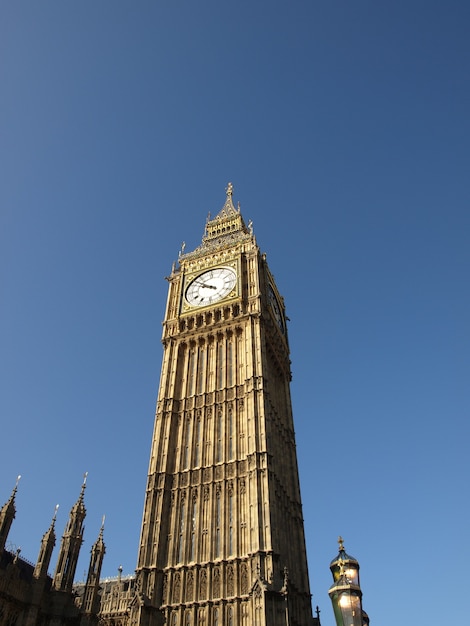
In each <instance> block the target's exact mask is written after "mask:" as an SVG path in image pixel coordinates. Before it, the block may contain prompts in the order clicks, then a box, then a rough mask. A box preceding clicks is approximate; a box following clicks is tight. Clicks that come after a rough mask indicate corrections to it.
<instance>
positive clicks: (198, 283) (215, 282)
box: [186, 267, 237, 306]
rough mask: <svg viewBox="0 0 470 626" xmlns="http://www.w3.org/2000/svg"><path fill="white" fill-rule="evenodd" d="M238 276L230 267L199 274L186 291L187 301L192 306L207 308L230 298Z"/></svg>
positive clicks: (217, 268)
mask: <svg viewBox="0 0 470 626" xmlns="http://www.w3.org/2000/svg"><path fill="white" fill-rule="evenodd" d="M236 282H237V275H236V273H235V272H234V270H232V269H231V268H230V267H216V268H214V269H213V270H209V271H207V272H204V273H203V274H199V276H198V277H197V278H195V279H194V280H193V281H192V282H191V283H190V284H189V286H188V288H187V289H186V300H187V302H188V303H189V304H191V305H192V306H207V305H209V304H213V303H214V302H218V301H219V300H222V298H225V296H228V294H229V293H230V292H231V291H232V289H233V288H234V287H235V284H236Z"/></svg>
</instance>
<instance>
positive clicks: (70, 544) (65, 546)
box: [53, 474, 87, 591]
mask: <svg viewBox="0 0 470 626" xmlns="http://www.w3.org/2000/svg"><path fill="white" fill-rule="evenodd" d="M86 477H87V474H85V476H84V479H83V484H82V489H81V491H80V496H79V498H78V500H77V502H76V503H75V504H74V506H73V507H72V510H71V511H70V515H69V520H68V522H67V525H66V527H65V531H64V534H63V535H62V541H61V544H60V552H59V558H58V559H57V566H56V570H55V574H54V581H53V586H54V588H55V589H57V590H59V591H71V590H72V585H73V579H74V576H75V570H76V568H77V563H78V556H79V554H80V547H81V545H82V542H83V530H84V526H83V521H84V519H85V516H86V509H85V505H84V503H83V496H84V493H85V487H86Z"/></svg>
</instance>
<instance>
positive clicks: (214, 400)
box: [0, 183, 368, 626]
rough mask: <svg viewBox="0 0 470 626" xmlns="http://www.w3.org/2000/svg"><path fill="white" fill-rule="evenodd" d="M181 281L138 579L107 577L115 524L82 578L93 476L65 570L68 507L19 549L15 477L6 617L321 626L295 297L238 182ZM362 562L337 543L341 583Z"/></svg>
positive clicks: (184, 265)
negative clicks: (287, 298)
mask: <svg viewBox="0 0 470 626" xmlns="http://www.w3.org/2000/svg"><path fill="white" fill-rule="evenodd" d="M168 284H169V288H168V299H167V305H166V312H165V318H164V321H163V336H162V343H163V361H162V367H161V376H160V386H159V391H158V398H157V406H156V413H155V426H154V431H153V437H152V442H151V449H150V461H149V469H148V478H147V486H146V490H145V494H144V510H143V518H142V528H141V534H140V543H139V545H138V546H137V567H136V571H135V575H134V576H133V577H131V578H129V577H126V578H121V577H118V578H117V579H116V580H113V581H103V580H100V574H101V567H102V563H103V558H104V556H105V544H104V538H103V527H102V528H101V530H100V532H99V535H98V537H97V539H96V541H95V543H94V544H93V547H92V549H91V557H90V564H89V568H88V574H87V577H86V581H85V582H84V583H80V584H76V583H75V580H74V578H75V571H76V567H77V562H78V557H79V552H80V548H81V545H82V542H83V528H84V519H85V515H86V509H85V491H86V490H85V487H86V478H85V480H84V482H83V485H82V488H81V491H80V493H79V495H78V499H77V501H76V503H75V504H74V506H73V507H72V509H71V511H70V514H69V518H68V522H67V525H66V527H65V530H64V532H63V535H62V538H61V541H60V545H59V551H58V556H57V559H56V563H55V566H54V563H52V553H53V548H54V545H55V543H56V532H57V531H56V528H55V515H54V518H53V519H52V521H51V525H50V527H49V528H48V529H47V530H46V532H45V534H44V536H43V537H42V540H41V541H40V543H39V556H38V559H37V562H36V564H35V565H34V564H31V563H29V562H27V561H24V560H23V559H22V558H21V557H20V554H19V553H18V552H10V551H9V550H8V549H7V546H8V544H7V539H8V534H9V531H10V528H11V526H12V524H13V523H14V517H15V512H16V509H15V496H16V491H17V488H18V487H17V486H15V487H14V489H13V491H12V493H11V495H10V497H9V498H8V499H7V501H6V503H5V504H4V506H3V507H2V508H1V509H0V626H72V625H74V626H88V625H89V626H91V625H97V624H100V625H102V626H239V625H240V626H320V619H319V613H318V611H317V612H316V615H315V616H314V615H313V613H312V606H311V595H310V586H309V577H308V570H307V556H306V549H305V538H304V525H303V517H302V505H301V497H300V487H299V476H298V468H297V457H296V446H295V437H294V425H293V416H292V405H291V398H290V379H291V371H290V360H289V345H288V334H287V325H286V316H285V307H284V301H283V298H282V296H281V295H280V293H279V291H278V288H277V286H276V283H275V281H274V278H273V276H272V274H271V272H270V270H269V267H268V264H267V261H266V256H265V255H264V254H262V253H261V252H260V249H259V247H258V245H257V243H256V239H255V235H254V233H253V228H252V224H251V222H249V223H248V224H246V223H245V221H244V219H243V217H242V214H241V211H240V207H239V205H238V206H237V207H236V206H235V205H234V203H233V187H232V185H231V184H230V183H229V185H228V187H227V189H226V198H225V203H224V205H223V207H222V209H221V210H220V211H219V213H218V214H217V215H216V216H215V217H214V218H208V220H207V222H206V227H205V233H204V236H203V238H202V242H201V245H199V246H198V247H197V248H196V249H195V250H193V251H190V252H186V251H185V250H184V249H183V250H182V251H181V253H180V256H179V259H178V262H177V263H175V264H173V268H172V270H171V274H170V276H169V277H168ZM348 559H349V560H348ZM351 563H352V567H353V569H354V567H355V565H354V563H357V561H355V560H354V559H352V557H348V555H347V554H346V553H345V552H344V547H343V546H342V544H340V553H339V557H338V558H337V559H336V560H335V561H334V562H332V566H331V567H332V573H333V576H334V581H335V582H334V585H336V587H337V586H338V581H339V583H341V581H342V579H344V580H343V582H344V581H346V583H345V584H349V583H350V584H352V582H351V581H352V579H351V577H349V578H346V574H345V572H346V570H345V567H346V566H347V565H348V564H349V566H351ZM345 564H346V565H345ZM357 569H358V566H357ZM49 570H51V571H53V574H52V575H50V574H49V573H48V572H49ZM348 581H349V583H348ZM336 587H335V589H336ZM356 587H358V584H357V585H356ZM358 589H359V587H358ZM350 591H351V590H350ZM353 591H354V590H353ZM355 593H356V595H357V590H356V592H355ZM330 595H331V594H330ZM332 599H333V598H332ZM338 623H339V622H338ZM351 623H353V622H351ZM364 623H366V622H365V618H364V617H363V616H361V618H360V621H357V620H356V621H354V626H356V624H357V625H360V626H362V625H363V624H364ZM367 623H368V622H367ZM348 626H349V624H348Z"/></svg>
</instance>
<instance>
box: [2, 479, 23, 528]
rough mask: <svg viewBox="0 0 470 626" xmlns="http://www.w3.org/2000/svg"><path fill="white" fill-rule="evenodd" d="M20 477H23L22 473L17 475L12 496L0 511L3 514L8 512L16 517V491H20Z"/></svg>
mask: <svg viewBox="0 0 470 626" xmlns="http://www.w3.org/2000/svg"><path fill="white" fill-rule="evenodd" d="M20 478H21V475H20V476H18V477H17V479H16V483H15V486H14V487H13V491H12V492H11V495H10V497H9V498H8V500H7V501H6V502H5V504H4V505H3V506H2V508H1V509H0V511H1V512H2V513H3V514H5V515H6V514H7V513H9V514H10V515H11V516H12V518H14V517H15V514H16V506H15V497H16V492H17V491H18V483H19V482H20Z"/></svg>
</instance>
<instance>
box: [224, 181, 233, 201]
mask: <svg viewBox="0 0 470 626" xmlns="http://www.w3.org/2000/svg"><path fill="white" fill-rule="evenodd" d="M225 191H226V192H227V198H228V196H232V195H233V185H232V183H228V185H227V189H226V190H225Z"/></svg>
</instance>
